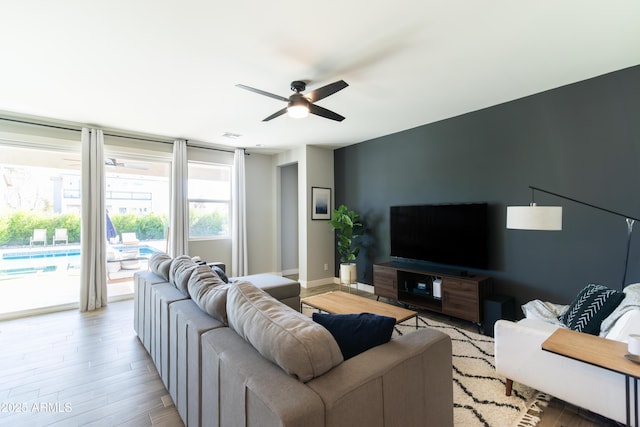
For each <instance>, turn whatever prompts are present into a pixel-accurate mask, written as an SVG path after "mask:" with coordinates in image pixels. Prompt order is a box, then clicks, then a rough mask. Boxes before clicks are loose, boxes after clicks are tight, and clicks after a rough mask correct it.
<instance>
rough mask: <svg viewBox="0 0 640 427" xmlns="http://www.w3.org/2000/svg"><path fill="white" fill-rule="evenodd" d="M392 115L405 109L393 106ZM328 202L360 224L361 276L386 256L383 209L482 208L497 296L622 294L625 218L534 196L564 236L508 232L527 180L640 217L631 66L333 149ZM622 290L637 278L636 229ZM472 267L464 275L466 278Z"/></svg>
mask: <svg viewBox="0 0 640 427" xmlns="http://www.w3.org/2000/svg"><path fill="white" fill-rule="evenodd" d="M398 114H402V112H401V111H398ZM334 156H335V188H336V190H335V201H336V206H338V205H340V204H341V203H344V204H347V205H348V206H349V207H351V208H352V209H355V210H357V211H358V212H359V213H360V214H361V215H362V217H363V220H364V223H365V224H366V227H367V234H366V236H365V237H364V238H363V240H362V244H363V249H362V252H361V254H360V256H359V259H358V269H359V280H360V281H361V282H363V283H372V266H373V264H374V263H376V262H383V261H388V260H390V256H389V207H390V206H392V205H406V204H432V203H469V202H487V203H489V206H490V208H489V212H490V226H491V232H490V233H491V238H490V244H489V246H490V249H489V252H490V253H489V259H490V264H491V265H490V269H489V270H487V271H475V272H479V273H483V274H487V275H489V276H491V277H492V278H493V284H494V287H495V292H497V293H501V294H507V295H512V296H514V297H516V300H517V302H518V303H519V304H522V303H524V302H526V301H529V300H531V299H535V298H538V299H542V300H548V301H552V302H557V303H567V304H568V303H569V302H571V300H572V299H573V297H574V296H575V295H576V294H577V292H578V291H579V290H580V289H581V288H582V287H583V286H584V285H586V284H588V283H601V284H605V285H608V286H611V287H614V288H618V289H620V287H621V281H622V275H623V267H624V255H625V250H626V238H627V226H626V223H625V220H624V218H621V217H617V216H614V215H611V214H609V213H605V212H601V211H599V210H597V209H593V208H590V207H586V206H582V205H579V204H576V203H573V202H569V201H566V200H562V199H559V198H557V197H554V196H550V195H545V194H542V193H536V202H537V203H538V204H540V205H545V204H546V205H561V206H563V208H564V215H563V222H564V224H563V230H562V231H556V232H543V231H522V230H506V228H505V221H506V207H507V205H527V204H529V202H530V201H531V192H530V190H529V189H528V186H529V185H533V186H536V187H540V188H543V189H547V190H550V191H553V192H556V193H559V194H563V195H566V196H569V197H572V198H575V199H578V200H581V201H585V202H589V203H592V204H595V205H598V206H602V207H605V208H608V209H612V210H614V211H618V212H622V213H625V214H628V215H630V216H635V217H640V66H636V67H632V68H627V69H624V70H620V71H617V72H614V73H610V74H606V75H603V76H599V77H596V78H593V79H589V80H586V81H582V82H578V83H575V84H571V85H568V86H564V87H560V88H557V89H553V90H550V91H547V92H543V93H540V94H536V95H532V96H529V97H526V98H522V99H518V100H515V101H512V102H508V103H505V104H501V105H497V106H494V107H490V108H486V109H483V110H480V111H476V112H472V113H469V114H465V115H462V116H458V117H454V118H451V119H447V120H443V121H440V122H437V123H433V124H429V125H425V126H421V127H418V128H414V129H410V130H407V131H403V132H399V133H396V134H393V135H388V136H384V137H381V138H377V139H373V140H369V141H365V142H362V143H359V144H355V145H352V146H349V147H345V148H342V149H338V150H336V151H335V155H334ZM636 228H637V230H636V232H635V233H634V236H633V239H632V243H631V254H630V259H629V268H628V273H627V283H634V282H640V224H636ZM473 272H474V271H472V273H473Z"/></svg>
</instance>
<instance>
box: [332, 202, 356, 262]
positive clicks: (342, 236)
mask: <svg viewBox="0 0 640 427" xmlns="http://www.w3.org/2000/svg"><path fill="white" fill-rule="evenodd" d="M329 225H331V227H332V228H333V229H334V231H335V232H336V237H337V250H338V255H339V256H340V262H353V261H355V260H356V257H357V256H358V253H359V252H360V247H359V246H358V245H357V244H356V243H355V242H354V240H355V239H357V238H358V237H360V235H361V231H362V223H360V215H358V214H357V213H356V212H354V211H353V210H351V209H349V208H348V207H346V206H345V205H340V206H339V207H338V209H334V210H333V213H332V216H331V221H329Z"/></svg>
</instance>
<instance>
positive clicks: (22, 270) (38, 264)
mask: <svg viewBox="0 0 640 427" xmlns="http://www.w3.org/2000/svg"><path fill="white" fill-rule="evenodd" d="M112 248H113V249H115V250H116V251H118V252H128V251H135V250H137V251H139V254H140V256H151V255H153V254H154V253H156V252H160V251H159V250H158V249H156V248H154V247H152V246H149V245H126V246H125V245H114V246H112ZM79 268H80V247H79V246H67V247H55V248H54V247H51V248H42V249H19V250H7V251H4V252H2V256H1V257H0V276H15V275H19V274H29V273H38V272H54V271H60V270H71V269H79Z"/></svg>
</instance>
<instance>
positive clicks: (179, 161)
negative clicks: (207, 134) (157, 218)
mask: <svg viewBox="0 0 640 427" xmlns="http://www.w3.org/2000/svg"><path fill="white" fill-rule="evenodd" d="M187 184H188V166H187V141H185V140H184V139H177V140H175V141H174V142H173V162H172V164H171V226H170V227H171V228H170V230H169V255H171V256H172V257H177V256H180V255H188V251H189V206H188V200H187V197H188V186H187Z"/></svg>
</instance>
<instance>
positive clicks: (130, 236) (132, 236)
mask: <svg viewBox="0 0 640 427" xmlns="http://www.w3.org/2000/svg"><path fill="white" fill-rule="evenodd" d="M138 243H140V240H138V238H137V237H136V233H122V244H124V245H137V244H138Z"/></svg>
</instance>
